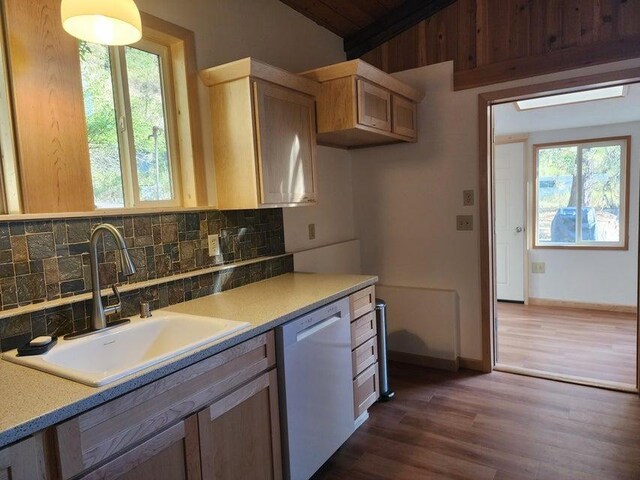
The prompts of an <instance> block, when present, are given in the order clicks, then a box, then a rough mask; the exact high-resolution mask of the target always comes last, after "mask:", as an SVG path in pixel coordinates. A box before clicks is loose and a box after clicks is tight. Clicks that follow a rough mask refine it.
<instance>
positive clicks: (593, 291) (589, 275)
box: [527, 122, 640, 305]
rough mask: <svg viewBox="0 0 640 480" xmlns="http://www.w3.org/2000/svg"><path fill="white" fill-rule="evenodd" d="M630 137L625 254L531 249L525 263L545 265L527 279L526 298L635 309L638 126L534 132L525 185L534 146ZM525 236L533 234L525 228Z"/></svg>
mask: <svg viewBox="0 0 640 480" xmlns="http://www.w3.org/2000/svg"><path fill="white" fill-rule="evenodd" d="M622 135H631V136H632V139H631V170H630V189H629V199H630V201H629V206H630V208H629V250H627V251H603V250H600V251H594V250H586V251H577V250H547V249H545V250H540V249H531V250H530V252H529V261H530V262H544V263H545V273H544V274H534V273H530V274H529V296H530V297H532V298H542V299H551V300H564V301H570V302H584V303H605V304H612V305H635V304H636V296H637V293H636V292H637V279H636V278H637V273H636V272H637V266H638V183H639V178H640V149H639V148H638V144H637V141H638V140H639V139H640V122H633V123H623V124H617V125H602V126H599V127H586V128H574V129H564V130H555V131H549V132H535V133H532V134H530V136H529V141H528V145H527V165H528V166H530V168H529V169H528V173H529V175H528V176H529V185H530V188H533V185H534V183H535V182H534V180H533V175H534V173H533V168H532V166H533V165H534V158H533V145H535V144H539V143H551V142H561V141H565V140H567V141H570V140H579V139H587V138H603V137H613V136H622ZM529 231H532V230H531V229H529Z"/></svg>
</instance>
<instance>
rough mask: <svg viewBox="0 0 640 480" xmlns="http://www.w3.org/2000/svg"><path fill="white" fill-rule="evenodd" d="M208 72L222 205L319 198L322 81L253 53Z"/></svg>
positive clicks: (306, 202) (287, 203)
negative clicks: (317, 99)
mask: <svg viewBox="0 0 640 480" xmlns="http://www.w3.org/2000/svg"><path fill="white" fill-rule="evenodd" d="M201 78H202V79H203V81H204V83H205V84H206V85H207V86H208V87H209V94H210V102H211V115H212V127H213V132H212V137H213V151H214V161H215V165H216V184H217V190H218V207H219V208H221V209H248V208H260V207H275V206H296V205H309V204H313V203H314V202H315V201H316V197H317V191H316V169H315V151H316V133H315V132H316V125H315V118H316V112H315V96H316V94H317V93H318V91H319V88H320V87H319V85H318V84H317V83H316V82H314V81H311V80H308V79H306V78H303V77H300V76H298V75H294V74H292V73H289V72H286V71H284V70H281V69H278V68H275V67H272V66H270V65H267V64H264V63H262V62H258V61H256V60H253V59H251V58H246V59H243V60H238V61H237V62H232V63H229V64H226V65H221V66H219V67H213V68H210V69H207V70H204V71H202V72H201Z"/></svg>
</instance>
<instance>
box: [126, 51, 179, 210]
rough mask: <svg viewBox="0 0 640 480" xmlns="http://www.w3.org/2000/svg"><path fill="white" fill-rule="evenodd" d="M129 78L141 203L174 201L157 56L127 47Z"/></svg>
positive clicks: (160, 73)
mask: <svg viewBox="0 0 640 480" xmlns="http://www.w3.org/2000/svg"><path fill="white" fill-rule="evenodd" d="M125 52H126V61H127V76H128V83H129V97H130V99H131V121H132V124H133V136H134V142H135V150H136V152H135V164H136V171H137V175H138V189H139V192H140V193H139V195H140V200H141V201H143V202H148V201H158V200H171V199H173V197H174V194H173V191H172V181H171V176H172V172H171V162H170V159H169V148H168V141H167V125H166V122H165V105H164V96H163V92H162V70H161V61H160V57H159V56H158V55H155V54H153V53H149V52H145V51H143V50H139V49H136V48H132V47H127V48H126V49H125Z"/></svg>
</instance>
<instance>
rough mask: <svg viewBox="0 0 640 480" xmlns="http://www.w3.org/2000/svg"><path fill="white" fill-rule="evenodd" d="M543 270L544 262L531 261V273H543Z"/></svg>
mask: <svg viewBox="0 0 640 480" xmlns="http://www.w3.org/2000/svg"><path fill="white" fill-rule="evenodd" d="M544 271H545V263H544V262H531V273H544Z"/></svg>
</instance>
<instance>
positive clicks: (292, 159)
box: [254, 81, 316, 205]
mask: <svg viewBox="0 0 640 480" xmlns="http://www.w3.org/2000/svg"><path fill="white" fill-rule="evenodd" d="M254 102H255V118H256V137H257V142H258V157H259V158H258V167H259V172H260V196H261V198H260V201H261V203H262V204H263V205H270V204H271V205H273V204H290V203H313V202H315V200H316V172H315V150H316V111H315V100H314V99H313V97H310V96H308V95H305V94H302V93H298V92H295V91H293V90H290V89H288V88H284V87H280V86H277V85H273V84H270V83H265V82H260V81H256V82H254Z"/></svg>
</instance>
